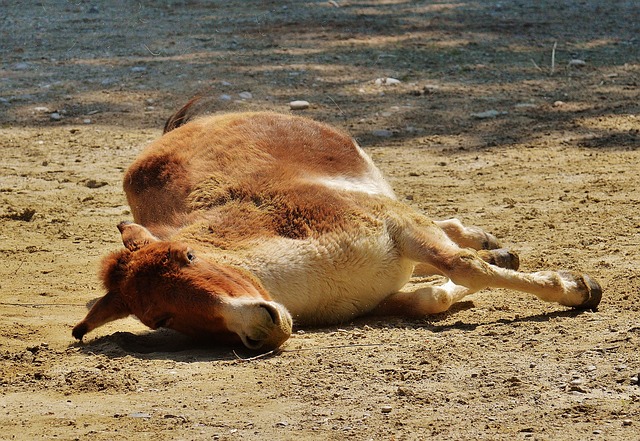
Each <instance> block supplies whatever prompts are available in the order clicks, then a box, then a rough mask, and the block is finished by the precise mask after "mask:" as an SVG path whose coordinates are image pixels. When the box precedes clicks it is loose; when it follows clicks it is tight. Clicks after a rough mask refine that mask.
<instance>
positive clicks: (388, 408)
mask: <svg viewBox="0 0 640 441" xmlns="http://www.w3.org/2000/svg"><path fill="white" fill-rule="evenodd" d="M392 410H393V407H391V406H389V405H388V404H387V405H385V406H382V407H381V408H380V411H381V412H382V413H391V411H392Z"/></svg>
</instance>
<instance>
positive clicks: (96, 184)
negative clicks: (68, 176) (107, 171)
mask: <svg viewBox="0 0 640 441" xmlns="http://www.w3.org/2000/svg"><path fill="white" fill-rule="evenodd" d="M84 185H85V187H87V188H100V187H104V186H105V185H108V183H107V182H105V181H95V180H93V179H89V180H88V181H87V182H85V183H84Z"/></svg>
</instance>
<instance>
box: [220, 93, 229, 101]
mask: <svg viewBox="0 0 640 441" xmlns="http://www.w3.org/2000/svg"><path fill="white" fill-rule="evenodd" d="M218 98H220V99H221V100H222V101H230V100H231V95H227V94H226V93H223V94H222V95H220V96H219V97H218Z"/></svg>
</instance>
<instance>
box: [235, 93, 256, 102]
mask: <svg viewBox="0 0 640 441" xmlns="http://www.w3.org/2000/svg"><path fill="white" fill-rule="evenodd" d="M238 96H239V97H240V98H242V99H243V100H250V99H251V98H253V95H252V94H251V92H240V93H239V94H238Z"/></svg>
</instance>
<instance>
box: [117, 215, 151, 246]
mask: <svg viewBox="0 0 640 441" xmlns="http://www.w3.org/2000/svg"><path fill="white" fill-rule="evenodd" d="M118 230H120V234H121V235H122V244H123V245H124V247H125V248H126V249H128V250H129V251H137V250H139V249H140V248H142V247H143V246H145V245H148V244H150V243H153V242H158V241H159V239H158V238H157V237H155V236H154V235H153V234H151V233H150V232H149V230H147V229H146V228H145V227H143V226H142V225H138V224H134V223H133V222H120V223H119V224H118Z"/></svg>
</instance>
